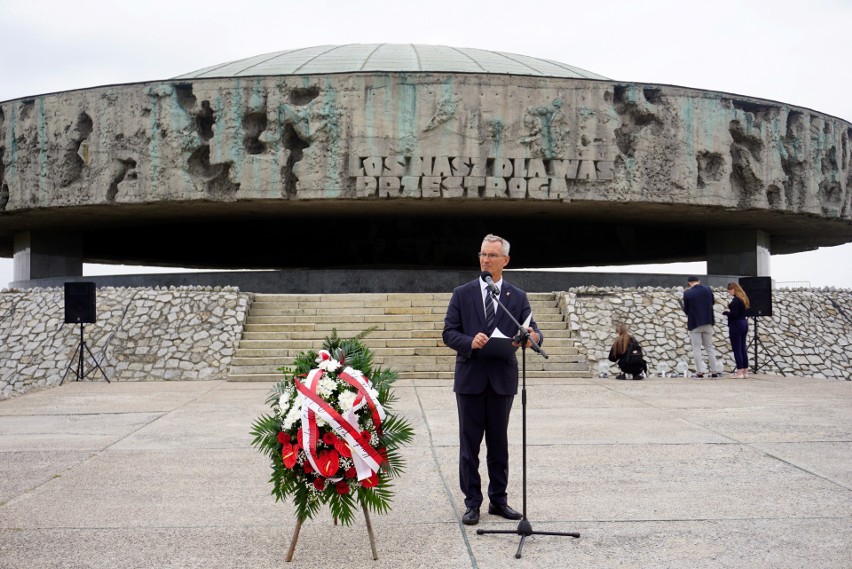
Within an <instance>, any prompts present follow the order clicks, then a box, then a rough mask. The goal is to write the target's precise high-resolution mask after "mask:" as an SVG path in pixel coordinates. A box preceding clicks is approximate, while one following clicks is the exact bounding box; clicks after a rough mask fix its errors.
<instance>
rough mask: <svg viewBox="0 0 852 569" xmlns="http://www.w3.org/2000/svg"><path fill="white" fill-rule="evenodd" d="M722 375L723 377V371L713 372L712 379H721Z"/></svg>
mask: <svg viewBox="0 0 852 569" xmlns="http://www.w3.org/2000/svg"><path fill="white" fill-rule="evenodd" d="M720 377H722V374H721V373H711V374H710V379H719V378H720Z"/></svg>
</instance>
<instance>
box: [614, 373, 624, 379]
mask: <svg viewBox="0 0 852 569" xmlns="http://www.w3.org/2000/svg"><path fill="white" fill-rule="evenodd" d="M615 379H627V378H626V377H625V375H624V374H623V373H622V374H620V375H616V376H615Z"/></svg>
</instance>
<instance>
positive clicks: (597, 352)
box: [560, 287, 852, 380]
mask: <svg viewBox="0 0 852 569" xmlns="http://www.w3.org/2000/svg"><path fill="white" fill-rule="evenodd" d="M713 292H714V294H715V297H716V305H715V311H716V333H715V335H714V338H713V343H714V345H715V347H716V354H717V357H718V358H719V360H720V362H722V365H723V366H724V370H725V371H726V372H730V371H732V370H733V368H734V359H733V353H732V352H731V346H730V343H729V341H728V328H727V318H726V317H725V316H723V315H722V310H724V309H725V307H726V306H727V304H728V302H729V300H730V297H729V296H728V294H727V292H726V291H725V289H723V288H717V289H714V290H713ZM682 297H683V287H675V288H651V287H647V288H629V289H628V288H600V287H578V288H573V289H570V290H568V291H567V292H565V293H563V294H562V298H561V300H560V305H561V307H562V309H563V314H565V318H566V320H567V321H568V323H569V326H570V329H571V331H572V335H573V336H574V337H575V338H576V340H577V343H578V347H580V349H581V350H585V352H586V354H587V356H588V360H589V366H590V370H591V371H592V372H593V373H594V374H595V375H597V374H598V363H599V362H600V361H605V362H606V361H607V356H608V354H609V349H610V346H611V345H612V342H613V340H614V339H615V326H616V324H618V323H619V322H624V323H626V324H627V325H628V326H629V328H630V332H631V334H632V335H634V336H635V337H636V338H637V339H638V340H639V342H640V343H641V344H642V346H643V347H644V348H645V351H646V353H647V358H646V359H647V360H648V363H649V369H650V372H651V374H652V375H658V368H657V366H658V364H662V365H663V366H665V369H666V370H667V373H668V374H671V373H673V372H676V369H677V363H678V362H680V361H683V362H686V363H687V364H688V366H689V369H690V370H693V371H694V370H695V365H694V363H693V358H692V345H691V343H690V341H689V335H688V334H687V330H686V315H685V314H684V313H683V310H682V309H681V307H680V304H679V301H680V300H681V299H682ZM772 305H773V306H772V314H773V315H772V316H769V317H761V318H759V319H758V327H759V332H760V340H761V343H760V344H759V346H758V363H759V365H760V371H762V372H765V373H783V374H785V375H805V376H813V377H821V378H833V379H845V380H849V379H850V377H852V375H851V374H850V368H852V361H850V350H852V291H850V290H829V289H825V290H814V289H807V290H806V289H801V290H774V291H772ZM753 333H754V326H753V320H752V319H749V342H751V341H752V338H753ZM770 356H771V359H770ZM753 358H754V348H753V346H752V345H751V344H750V347H749V365H753V363H754V362H753V361H752V360H753ZM705 361H706V359H705ZM608 369H609V372H610V373H612V372H614V371H616V369H617V368H616V367H615V365H612V366H610V367H609V368H608Z"/></svg>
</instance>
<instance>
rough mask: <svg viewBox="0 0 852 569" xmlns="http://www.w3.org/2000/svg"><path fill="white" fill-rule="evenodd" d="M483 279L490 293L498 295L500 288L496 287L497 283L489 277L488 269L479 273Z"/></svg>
mask: <svg viewBox="0 0 852 569" xmlns="http://www.w3.org/2000/svg"><path fill="white" fill-rule="evenodd" d="M479 278H481V279H482V280H483V281H485V286H487V287H488V290H490V291H491V294H493V295H495V296H500V289H499V288H497V285H496V284H494V279H492V278H491V273H489V272H488V271H482V274H480V275H479Z"/></svg>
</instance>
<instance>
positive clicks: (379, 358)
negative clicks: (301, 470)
mask: <svg viewBox="0 0 852 569" xmlns="http://www.w3.org/2000/svg"><path fill="white" fill-rule="evenodd" d="M547 355H548V356H549V358H548V359H547V360H543V359H542V360H541V361H542V362H544V363H559V364H566V365H573V364H576V363H582V362H580V361H579V359H578V357H577V355H571V354H564V355H554V354H551V353H549V352H548V354H547ZM294 359H295V356H290V357H278V356H236V357H234V358H233V360H232V361H231V365H232V366H233V367H246V366H265V367H271V368H277V367H281V366H282V365H292V363H293V360H294ZM373 361H374V362H376V363H382V364H388V363H393V364H395V366H396V367H402V366H408V365H413V364H426V363H428V364H438V365H455V364H454V362H455V355H454V354H452V353H451V352H450V351H449V350H447V349H445V350H444V353H443V354H439V355H413V354H404V355H399V354H382V355H379V353H377V352H374V358H373ZM527 365H530V356H529V354H528V355H527ZM583 365H585V364H583Z"/></svg>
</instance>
